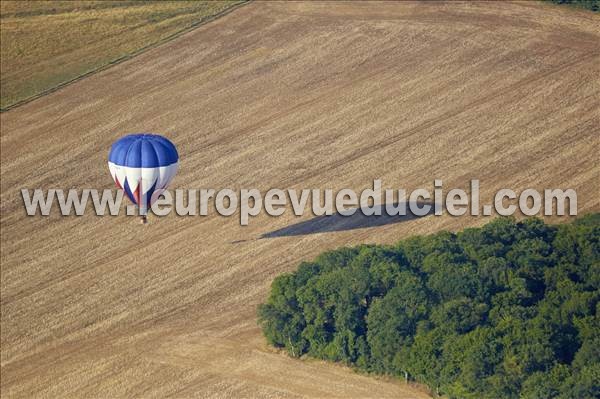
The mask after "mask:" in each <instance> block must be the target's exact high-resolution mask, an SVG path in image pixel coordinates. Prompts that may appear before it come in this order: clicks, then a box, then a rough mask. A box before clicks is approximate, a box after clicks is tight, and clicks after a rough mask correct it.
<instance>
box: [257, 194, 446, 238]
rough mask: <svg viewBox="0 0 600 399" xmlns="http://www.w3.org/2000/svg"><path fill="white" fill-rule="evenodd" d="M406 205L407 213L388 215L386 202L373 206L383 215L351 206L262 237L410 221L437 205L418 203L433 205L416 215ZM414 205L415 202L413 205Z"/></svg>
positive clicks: (426, 203)
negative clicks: (345, 209)
mask: <svg viewBox="0 0 600 399" xmlns="http://www.w3.org/2000/svg"><path fill="white" fill-rule="evenodd" d="M404 205H406V215H388V213H387V212H386V207H385V204H383V205H376V206H374V207H372V208H374V209H379V210H380V211H381V215H365V214H364V212H363V209H365V210H367V209H368V208H367V207H365V208H351V209H349V210H347V211H345V212H343V213H334V214H333V215H329V216H327V215H323V216H316V217H314V218H312V219H310V220H305V221H303V222H299V223H295V224H292V225H290V226H287V227H283V228H281V229H278V230H273V231H270V232H268V233H264V234H262V235H261V236H260V238H261V239H262V238H275V237H291V236H301V235H308V234H317V233H331V232H336V231H338V232H339V231H348V230H355V229H363V228H368V227H378V226H386V225H389V224H395V223H402V222H408V221H410V220H414V219H418V218H422V217H425V216H429V215H432V214H433V213H434V212H435V206H434V203H433V202H417V203H416V205H417V206H418V207H419V208H421V207H423V206H426V205H429V206H430V207H431V208H430V209H429V211H428V212H427V214H425V215H415V214H414V213H412V212H411V210H410V205H409V203H406V204H404ZM393 206H394V207H397V206H398V203H394V205H393ZM414 206H415V203H413V207H414Z"/></svg>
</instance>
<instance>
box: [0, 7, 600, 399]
mask: <svg viewBox="0 0 600 399" xmlns="http://www.w3.org/2000/svg"><path fill="white" fill-rule="evenodd" d="M599 27H600V24H599V16H598V15H597V14H593V13H589V12H583V11H577V10H572V9H569V8H562V7H555V6H552V5H547V4H543V3H538V2H535V3H533V2H529V3H520V4H506V3H483V4H440V3H436V4H412V3H406V2H402V3H391V2H386V3H381V4H376V3H372V2H369V3H366V4H352V3H337V4H326V3H318V4H316V3H314V4H302V3H293V4H282V3H274V2H272V3H252V4H249V5H247V6H244V7H242V8H240V9H238V10H236V11H234V12H233V13H231V14H229V15H227V16H226V17H223V18H221V19H219V20H217V21H215V22H212V23H210V24H207V25H206V26H203V27H200V28H198V29H197V30H195V31H193V32H191V33H189V34H186V35H184V36H182V37H180V38H178V39H176V40H175V41H173V42H170V43H168V44H166V45H164V46H161V47H159V48H156V49H154V50H151V51H149V52H147V53H144V54H142V55H141V56H139V57H136V58H135V59H133V60H131V61H128V62H125V63H123V64H120V65H118V66H115V67H114V68H111V69H109V70H107V71H104V72H101V73H99V74H97V75H94V76H92V77H90V78H88V79H84V80H82V81H79V82H77V83H75V84H72V85H70V86H68V87H66V88H64V89H61V90H59V91H58V92H55V93H52V94H50V95H48V96H46V97H43V98H40V99H38V100H36V101H34V102H32V103H29V104H26V105H24V106H22V107H19V108H16V109H14V110H11V111H9V112H6V113H3V114H2V115H1V122H2V130H1V132H2V134H1V149H2V154H1V164H2V172H1V227H2V241H1V242H2V255H1V261H2V287H1V288H2V292H1V310H2V331H1V347H2V355H1V371H2V379H1V389H2V397H3V398H4V397H6V398H9V397H32V396H33V397H65V398H66V397H105V398H109V397H110V398H112V397H124V396H137V397H167V396H172V397H191V396H198V397H207V396H209V397H254V396H259V397H300V396H307V397H374V398H375V397H377V398H381V397H395V398H418V397H426V395H425V394H423V393H420V392H419V391H417V390H414V389H413V388H411V387H407V386H405V385H403V384H402V383H399V382H394V381H392V380H383V379H376V378H373V377H368V376H363V375H359V374H356V373H354V372H353V371H351V370H349V369H347V368H344V367H341V366H337V365H332V364H327V363H324V362H319V361H314V360H294V359H291V358H289V357H287V356H285V355H282V354H279V353H277V352H275V351H273V350H271V349H270V348H269V347H267V345H266V344H265V342H264V339H263V338H262V335H261V333H260V330H259V329H258V327H257V325H256V317H255V309H256V306H257V304H258V303H260V302H262V301H264V299H265V297H266V295H267V292H268V288H269V285H270V282H271V281H272V279H273V278H274V277H275V276H276V275H278V274H280V273H282V272H284V271H289V270H293V269H294V268H295V267H296V266H297V265H298V263H299V262H300V261H301V260H309V259H311V258H313V257H314V256H316V255H317V254H318V253H320V252H322V251H323V250H325V249H331V248H336V247H339V246H342V245H352V244H357V243H363V242H370V243H390V242H394V241H396V240H399V239H401V238H404V237H407V236H409V235H412V234H417V233H429V232H434V231H438V230H440V229H452V230H455V229H459V228H463V227H465V226H474V225H480V224H482V223H485V221H486V219H484V218H473V217H460V218H455V217H450V216H443V217H433V216H428V217H424V218H419V219H408V220H405V221H402V222H399V223H388V224H383V225H379V226H373V227H368V228H358V229H343V228H336V226H333V227H331V228H330V229H326V230H325V231H323V232H320V233H319V232H316V233H314V234H305V235H295V234H292V235H283V236H281V235H279V236H278V235H276V234H275V235H274V236H273V237H272V238H263V239H259V240H255V238H258V237H261V236H263V235H265V234H267V236H268V233H270V232H276V231H281V229H285V228H286V227H288V226H292V225H294V224H296V223H299V222H303V221H306V220H308V219H310V216H305V217H303V218H301V219H297V218H295V217H293V216H291V215H290V213H291V212H290V211H289V210H288V211H287V212H286V214H285V215H284V216H282V217H278V218H273V217H268V216H260V217H257V218H255V219H253V220H251V222H250V225H249V226H248V227H240V226H239V223H238V220H237V219H236V218H233V217H232V218H224V217H219V216H215V215H214V212H213V215H212V216H208V217H177V216H175V215H171V216H168V217H166V218H161V219H159V218H157V217H153V218H150V222H149V224H148V225H147V226H141V225H139V224H138V222H137V220H136V219H133V218H127V217H125V216H119V217H96V216H94V215H93V214H91V213H88V214H86V215H85V216H82V217H66V218H62V217H59V216H57V212H56V210H55V211H54V214H53V216H50V217H45V218H42V217H39V216H38V217H26V216H25V211H24V209H23V205H22V200H21V197H20V193H19V190H20V189H21V188H23V187H27V188H36V187H42V188H50V187H60V188H72V187H75V188H83V187H95V188H99V189H104V188H112V187H113V182H112V180H111V178H110V175H109V173H108V168H107V166H106V159H107V152H108V149H109V147H110V144H111V143H112V142H113V141H114V140H115V139H116V138H118V137H120V136H121V135H123V134H125V133H128V132H138V131H150V132H160V133H163V134H166V135H168V136H169V137H170V138H171V139H172V140H173V141H174V142H175V143H176V145H177V146H178V148H179V151H180V155H181V164H180V172H179V174H178V176H177V177H176V179H175V181H174V182H173V187H177V188H200V187H212V188H222V187H230V188H234V189H239V188H241V187H245V188H250V187H255V188H259V189H261V190H264V191H266V190H267V189H269V188H272V187H277V188H282V189H287V188H321V189H324V188H333V189H340V188H342V187H349V188H354V189H356V190H360V189H363V188H366V187H369V185H370V184H371V183H372V180H373V179H374V178H381V179H382V180H383V182H384V187H404V188H407V189H414V188H417V187H425V188H431V187H432V185H433V180H434V178H438V179H442V180H443V182H444V187H448V188H449V187H464V188H467V187H468V183H469V180H470V179H471V178H478V179H480V181H481V191H482V193H481V194H482V203H486V202H489V200H488V198H491V195H492V193H493V192H495V191H496V190H497V189H499V188H505V187H508V188H513V189H515V190H520V189H523V188H526V187H535V188H540V189H541V188H555V187H561V188H575V189H576V190H577V194H578V208H579V212H580V213H585V212H589V211H599V210H600V204H599V200H598V198H599V196H598V195H599V181H600V180H599V177H600V176H599V175H600V169H599V165H598V153H599V140H600V139H599V138H598V137H599V133H600V131H599V126H600V111H599V110H600V82H599V78H598V76H600V73H599V67H598V65H600V48H599V45H598V43H600V28H599ZM284 231H285V230H284ZM321 231H322V230H321Z"/></svg>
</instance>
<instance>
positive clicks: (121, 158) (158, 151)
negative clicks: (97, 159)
mask: <svg viewBox="0 0 600 399" xmlns="http://www.w3.org/2000/svg"><path fill="white" fill-rule="evenodd" d="M178 160H179V155H178V154H177V149H176V148H175V145H173V143H171V142H170V141H169V140H168V139H167V138H165V137H163V136H159V135H157V134H147V133H144V134H130V135H128V136H125V137H122V138H120V139H119V140H117V141H115V142H114V144H113V145H112V148H111V149H110V154H109V155H108V161H109V162H112V163H114V164H116V165H120V166H126V167H130V168H158V167H161V166H169V165H172V164H174V163H176V162H177V161H178Z"/></svg>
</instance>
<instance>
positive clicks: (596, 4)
mask: <svg viewBox="0 0 600 399" xmlns="http://www.w3.org/2000/svg"><path fill="white" fill-rule="evenodd" d="M550 1H551V2H553V3H556V4H570V5H573V6H576V7H581V8H587V9H588V10H592V11H600V0H550Z"/></svg>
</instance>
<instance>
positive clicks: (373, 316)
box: [258, 214, 600, 399]
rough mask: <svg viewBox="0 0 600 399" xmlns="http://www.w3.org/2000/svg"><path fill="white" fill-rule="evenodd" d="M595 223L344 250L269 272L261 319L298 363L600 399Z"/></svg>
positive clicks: (486, 393)
mask: <svg viewBox="0 0 600 399" xmlns="http://www.w3.org/2000/svg"><path fill="white" fill-rule="evenodd" d="M599 298H600V214H595V215H588V216H587V217H584V218H581V219H579V220H576V221H575V222H573V223H571V224H564V225H556V226H555V225H546V224H544V222H543V221H541V220H539V219H526V220H524V221H521V222H516V221H515V220H514V219H510V218H499V219H496V220H495V221H493V222H491V223H489V224H487V225H485V226H484V227H482V228H471V229H466V230H464V231H462V232H460V233H456V234H455V233H450V232H440V233H437V234H434V235H430V236H417V237H412V238H409V239H406V240H403V241H400V242H399V243H398V244H396V245H393V246H381V245H363V246H358V247H355V248H342V249H339V250H336V251H332V252H327V253H324V254H322V255H320V256H319V257H318V258H317V259H316V260H315V261H314V262H308V263H302V264H301V265H300V267H299V268H298V270H297V271H296V272H294V273H289V274H284V275H281V276H279V277H277V278H276V279H275V280H274V282H273V284H272V287H271V293H270V296H269V298H268V301H267V303H265V304H263V305H261V306H260V307H259V312H258V313H259V323H260V325H261V327H262V329H263V331H264V334H265V336H266V337H267V340H268V341H269V342H270V343H271V344H273V345H275V346H277V347H281V348H285V349H286V350H287V352H289V354H290V355H292V356H301V355H304V354H306V355H308V356H313V357H317V358H320V359H326V360H331V361H337V362H344V363H346V364H350V365H353V366H355V367H357V368H359V369H362V370H366V371H368V372H374V373H382V374H391V375H396V376H398V377H400V378H403V379H407V380H415V381H418V382H421V383H425V384H427V385H428V386H429V387H430V388H431V390H432V392H435V393H438V394H443V395H446V396H448V397H450V398H531V399H533V398H597V397H600V321H599V317H600V312H599V310H600V305H599V304H598V300H599Z"/></svg>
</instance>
